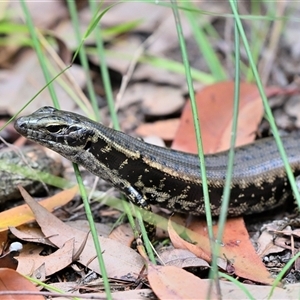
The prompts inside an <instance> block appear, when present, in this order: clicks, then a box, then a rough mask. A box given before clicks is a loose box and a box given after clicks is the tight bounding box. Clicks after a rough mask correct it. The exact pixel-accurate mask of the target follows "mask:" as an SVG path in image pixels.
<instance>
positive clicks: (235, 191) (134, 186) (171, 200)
mask: <svg viewBox="0 0 300 300" xmlns="http://www.w3.org/2000/svg"><path fill="white" fill-rule="evenodd" d="M15 128H16V130H17V131H18V132H19V133H20V134H22V135H24V136H25V137H27V138H28V139H30V140H32V141H35V142H37V143H39V144H41V145H44V146H46V147H48V148H50V149H52V150H54V151H56V152H58V153H59V154H61V155H63V156H64V157H66V158H67V159H69V160H71V161H72V162H75V163H78V164H80V165H82V166H84V167H85V168H86V169H87V170H89V171H90V172H92V173H94V174H95V175H97V176H99V177H101V178H103V179H105V180H107V181H110V182H111V183H112V184H113V185H114V186H115V187H117V188H118V189H119V190H121V192H123V193H124V194H125V195H126V196H127V198H128V199H129V200H131V201H132V202H134V203H135V204H138V205H140V206H142V207H144V208H147V209H149V204H154V205H158V206H160V207H164V208H168V209H170V210H171V211H177V212H183V213H190V214H193V215H199V216H201V215H204V214H205V210H204V201H203V193H202V180H201V176H200V167H199V160H198V156H197V155H193V154H188V153H184V152H180V151H175V150H171V149H166V148H162V147H158V146H154V145H150V144H147V143H145V142H143V141H140V140H138V139H136V138H133V137H131V136H128V135H126V134H124V133H123V132H119V131H116V130H113V129H111V128H107V127H105V126H103V125H101V124H98V123H96V122H93V121H91V120H90V119H88V118H86V117H83V116H81V115H78V114H75V113H71V112H66V111H60V110H56V109H54V108H52V107H44V108H41V109H39V110H37V111H36V112H34V113H33V114H31V115H29V116H27V117H21V118H19V119H18V120H17V121H16V123H15ZM299 137H300V134H299V133H294V134H291V135H289V136H286V137H283V138H282V139H283V145H284V146H285V150H286V153H287V156H288V159H289V163H290V165H291V167H292V170H293V172H294V174H295V176H298V175H299V173H300V151H299V149H300V139H299ZM227 159H228V152H227V151H225V152H221V153H218V154H214V155H207V156H205V162H206V170H207V180H208V186H209V194H210V202H211V204H210V206H211V211H212V214H213V215H214V216H218V215H219V213H220V206H221V201H222V193H223V187H224V183H225V177H226V171H227ZM290 193H291V190H290V185H289V183H288V180H287V177H286V171H285V168H284V165H283V162H282V159H281V157H280V154H279V152H278V150H277V146H276V143H275V140H274V139H273V138H267V139H262V140H259V141H257V142H255V143H253V144H250V145H247V146H243V147H239V148H237V149H236V152H235V160H234V168H233V176H232V187H231V201H230V204H229V207H228V215H229V216H239V215H246V214H253V213H259V212H264V211H266V210H269V209H273V208H275V207H277V206H278V205H280V204H282V203H283V202H284V201H285V199H286V198H287V196H288V195H289V194H290Z"/></svg>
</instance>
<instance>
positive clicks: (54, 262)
mask: <svg viewBox="0 0 300 300" xmlns="http://www.w3.org/2000/svg"><path fill="white" fill-rule="evenodd" d="M73 252H74V239H70V240H68V241H67V242H66V243H65V244H64V245H63V246H62V247H61V248H60V249H58V250H56V251H55V252H53V253H51V254H50V255H46V256H44V255H41V248H40V247H37V245H34V244H32V243H31V244H27V245H25V246H24V249H23V251H22V252H21V254H20V256H19V257H18V258H17V259H18V261H19V265H18V268H17V271H18V272H19V273H21V274H24V275H25V274H36V273H39V276H38V278H37V279H41V272H36V271H37V270H39V268H41V266H43V269H44V271H43V272H44V275H45V276H42V277H46V276H50V275H52V274H54V273H56V272H58V271H60V270H62V269H64V268H65V267H67V266H69V265H70V264H71V263H72V261H73Z"/></svg>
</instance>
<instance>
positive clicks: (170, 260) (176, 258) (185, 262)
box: [159, 249, 209, 268]
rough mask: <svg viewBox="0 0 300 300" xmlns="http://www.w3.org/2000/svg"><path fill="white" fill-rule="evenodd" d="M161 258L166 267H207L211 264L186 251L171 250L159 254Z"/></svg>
mask: <svg viewBox="0 0 300 300" xmlns="http://www.w3.org/2000/svg"><path fill="white" fill-rule="evenodd" d="M159 258H160V259H161V261H162V262H163V264H164V265H166V266H174V267H178V268H188V267H207V268H209V264H208V263H207V262H206V261H205V260H204V259H201V258H199V257H197V256H196V255H195V254H194V253H192V252H191V251H188V250H185V249H170V250H164V251H163V252H162V253H159Z"/></svg>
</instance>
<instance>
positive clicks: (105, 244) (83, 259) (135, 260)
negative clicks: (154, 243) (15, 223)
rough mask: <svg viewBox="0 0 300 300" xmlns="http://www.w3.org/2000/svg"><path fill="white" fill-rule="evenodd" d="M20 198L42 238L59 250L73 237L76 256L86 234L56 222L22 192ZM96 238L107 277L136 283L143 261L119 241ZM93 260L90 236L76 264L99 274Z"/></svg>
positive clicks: (96, 263)
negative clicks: (28, 209) (34, 218)
mask: <svg viewBox="0 0 300 300" xmlns="http://www.w3.org/2000/svg"><path fill="white" fill-rule="evenodd" d="M22 195H23V197H24V199H25V201H26V203H27V204H28V205H29V206H30V208H31V210H32V211H33V213H34V215H35V217H36V221H37V223H38V224H39V225H40V226H41V229H42V231H43V233H44V235H45V236H46V237H47V238H48V239H49V240H50V241H51V242H52V243H53V244H54V245H56V246H57V247H58V248H61V247H62V246H63V245H64V244H65V243H66V242H67V241H68V240H70V239H72V238H74V240H75V242H74V244H75V247H74V249H75V250H74V253H76V252H77V251H78V249H79V247H80V246H81V245H82V243H83V241H84V240H85V238H86V233H85V232H83V231H81V230H78V229H75V228H72V227H70V226H68V225H66V224H65V223H63V222H62V221H60V220H59V219H57V218H56V217H55V216H54V215H52V214H50V213H49V212H48V211H47V210H46V209H45V208H43V207H42V206H41V205H39V204H38V203H37V202H35V201H34V200H33V199H32V198H31V197H30V196H29V195H28V194H26V191H25V190H22ZM98 239H99V242H100V245H101V249H102V253H103V259H104V262H105V266H106V271H107V274H108V276H109V277H113V278H116V279H117V278H118V279H122V280H128V281H135V280H136V279H137V277H138V274H139V273H140V271H141V269H142V268H143V265H144V262H143V260H142V258H141V257H140V256H139V255H138V254H137V253H136V252H135V251H134V250H133V249H131V248H129V247H126V246H124V245H123V244H121V243H119V242H116V241H113V240H111V239H108V238H104V237H101V236H98ZM95 258H96V252H95V247H94V243H93V240H92V238H91V235H89V237H88V240H87V242H86V245H85V247H84V249H83V251H82V253H81V255H80V258H79V260H78V261H79V262H80V263H81V264H83V265H84V266H87V267H89V268H90V269H92V270H93V271H95V272H97V273H99V274H101V272H100V268H99V264H98V260H97V259H95Z"/></svg>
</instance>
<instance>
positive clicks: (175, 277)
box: [148, 264, 217, 299]
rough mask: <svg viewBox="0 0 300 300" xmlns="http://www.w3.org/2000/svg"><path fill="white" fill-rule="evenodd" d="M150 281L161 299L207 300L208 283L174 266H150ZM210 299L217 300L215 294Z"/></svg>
mask: <svg viewBox="0 0 300 300" xmlns="http://www.w3.org/2000/svg"><path fill="white" fill-rule="evenodd" d="M148 280H149V283H150V286H151V288H152V290H153V292H154V293H155V294H156V296H158V298H159V299H207V291H208V287H209V282H208V281H203V280H202V279H200V278H199V277H196V276H195V275H193V274H191V273H189V272H187V271H185V270H182V269H180V268H177V267H173V266H155V265H152V264H150V265H149V266H148ZM210 299H217V296H216V294H215V292H214V291H213V292H212V293H211V297H210Z"/></svg>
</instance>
